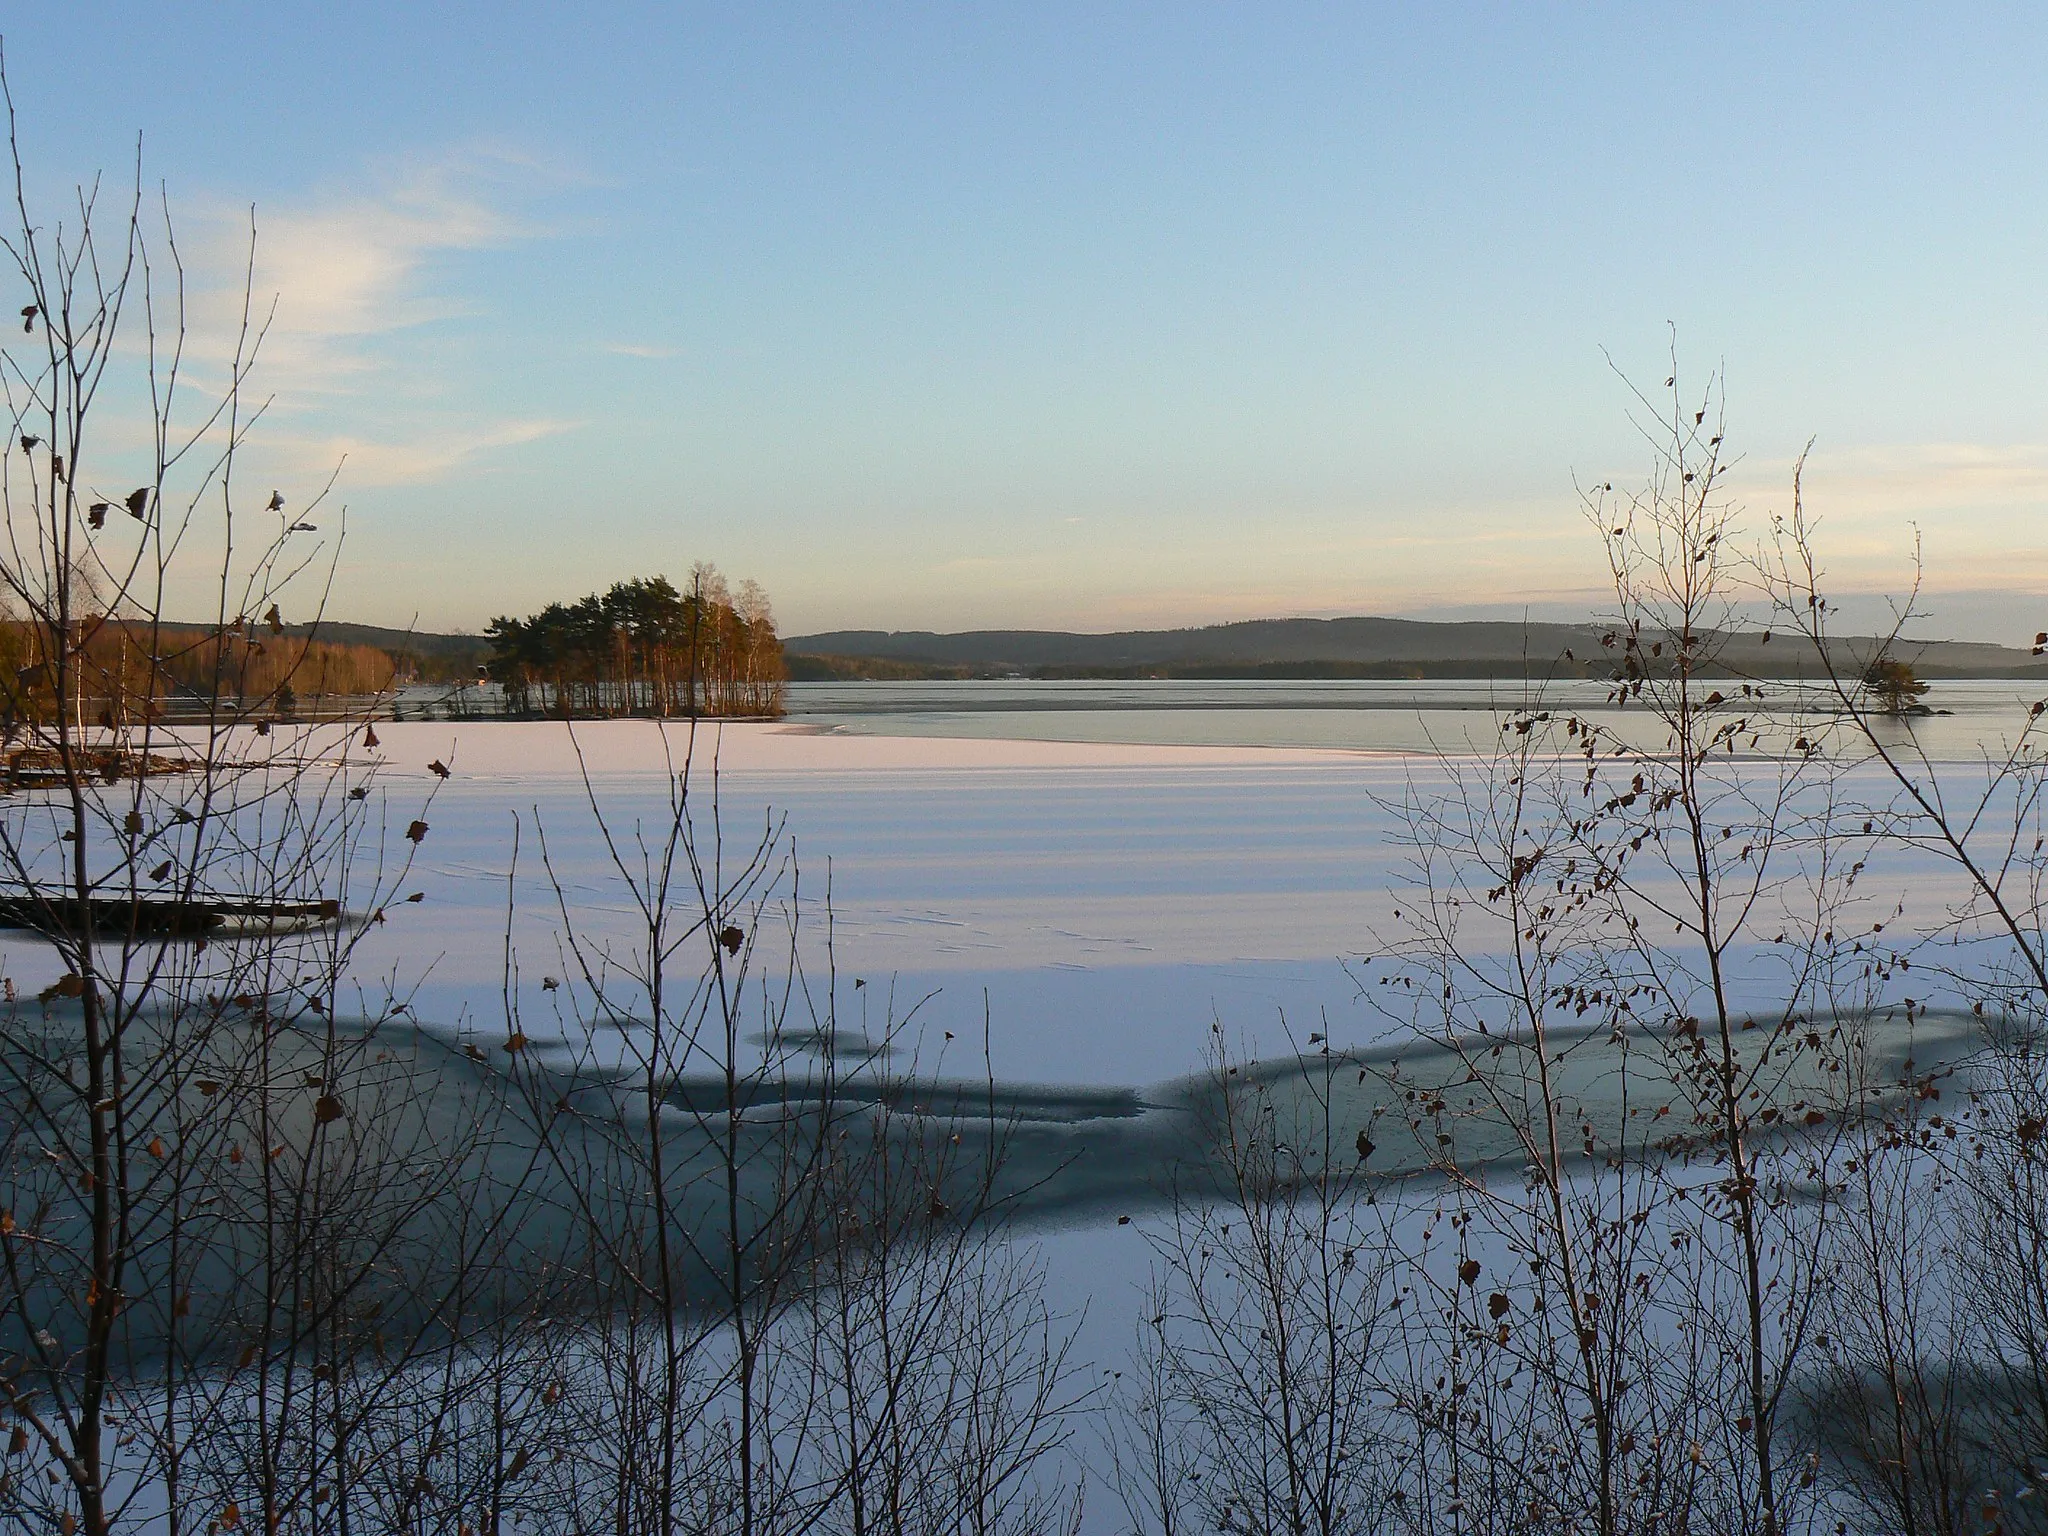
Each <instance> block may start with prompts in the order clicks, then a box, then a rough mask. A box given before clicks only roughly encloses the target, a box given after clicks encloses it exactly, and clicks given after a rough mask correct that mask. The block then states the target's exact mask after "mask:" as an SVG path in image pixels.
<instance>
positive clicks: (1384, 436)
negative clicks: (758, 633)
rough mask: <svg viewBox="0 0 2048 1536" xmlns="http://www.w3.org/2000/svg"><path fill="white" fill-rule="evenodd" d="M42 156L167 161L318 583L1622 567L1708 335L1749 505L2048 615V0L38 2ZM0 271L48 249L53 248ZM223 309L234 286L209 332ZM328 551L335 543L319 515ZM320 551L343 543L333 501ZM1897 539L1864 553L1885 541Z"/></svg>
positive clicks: (1215, 587) (802, 617) (1967, 626)
mask: <svg viewBox="0 0 2048 1536" xmlns="http://www.w3.org/2000/svg"><path fill="white" fill-rule="evenodd" d="M0 33H4V46H5V53H6V65H7V73H8V79H9V82H10V85H11V89H12V92H13V97H14V105H15V111H16V117H17V125H18V133H19V138H20V146H21V151H22V155H23V158H24V161H25V166H26V170H25V175H26V181H27V184H28V187H29V189H30V194H31V197H32V198H33V199H34V200H35V206H36V207H37V208H38V209H48V210H55V211H54V212H50V213H48V214H39V219H41V218H45V217H47V218H49V219H52V220H54V219H55V218H56V217H57V215H58V214H59V213H61V212H62V210H63V200H64V198H65V197H66V196H68V195H70V189H71V188H72V187H73V186H74V185H75V184H76V183H78V182H80V181H82V180H86V179H89V178H91V177H92V176H93V175H95V174H96V173H99V172H101V171H105V172H106V173H108V175H109V177H110V178H111V180H112V181H113V182H115V183H118V182H120V181H121V180H122V178H124V177H125V178H128V179H130V180H131V181H132V178H133V174H134V171H133V167H134V165H135V163H136V156H137V143H138V136H139V143H140V156H141V163H142V166H143V175H144V178H145V180H146V182H147V183H148V185H149V187H150V188H151V193H152V196H155V195H156V193H157V191H158V189H159V188H160V189H161V191H162V194H163V196H164V197H165V198H166V199H167V200H168V203H169V206H170V208H171V210H172V212H173V216H174V218H175V220H176V223H177V226H178V230H179V235H180V249H181V251H182V252H183V253H184V255H185V259H186V263H187V267H188V281H189V285H190V289H191V291H192V293H193V294H194V296H195V297H194V314H195V316H196V317H197V322H196V323H197V325H198V328H199V329H201V330H204V329H206V327H208V326H212V327H214V329H215V330H218V327H219V323H220V321H221V320H222V318H223V316H224V314H225V313H226V308H225V306H226V304H227V300H228V299H229V297H230V296H231V294H232V291H233V284H234V282H235V281H236V277H237V274H238V272H239V271H240V267H241V263H242V259H243V243H242V242H243V241H244V239H245V238H246V234H247V228H248V224H249V221H250V218H251V210H252V209H253V217H254V224H255V228H256V232H257V236H256V238H257V260H256V284H257V288H258V290H259V297H260V298H261V299H263V300H265V301H266V302H267V301H268V300H269V299H270V298H272V297H273V296H274V298H275V302H276V318H275V320H274V322H273V325H272V328H271V331H270V333H269V335H268V337H267V339H266V342H265V350H264V353H263V356H262V366H261V368H260V370H259V372H258V375H257V380H256V387H257V388H258V389H259V390H260V392H261V393H263V394H264V395H266V396H268V397H269V398H270V399H271V404H270V406H269V408H268V411H267V414H266V415H265V417H264V419H263V420H262V422H261V423H260V424H259V426H258V428H257V430H256V433H255V435H254V438H253V440H252V447H251V455H252V458H251V461H250V462H251V464H252V474H254V475H260V476H261V477H263V478H264V481H265V483H264V484H263V485H262V488H261V490H262V492H263V493H267V491H268V490H269V488H270V482H271V481H275V482H276V483H278V484H279V485H280V486H282V487H284V488H286V489H287V490H288V492H289V495H290V497H291V498H292V499H293V500H294V504H295V505H296V504H298V503H299V502H301V501H303V500H305V499H308V498H310V496H311V495H312V494H313V492H315V491H316V490H317V489H318V487H319V486H320V485H321V484H322V483H323V482H324V481H325V480H326V478H327V476H328V475H329V474H330V473H331V472H332V471H333V470H334V469H335V467H336V465H337V464H338V465H339V466H340V474H339V478H338V480H337V481H336V484H335V489H334V492H333V499H332V500H331V501H330V502H329V503H328V504H327V507H326V508H324V509H323V513H322V522H321V526H322V528H323V530H324V531H323V532H322V533H321V534H320V536H319V537H320V538H321V540H323V541H330V540H331V539H332V537H333V535H334V533H335V531H336V530H338V529H339V528H340V527H341V526H342V522H341V520H340V519H339V518H338V517H337V516H336V515H335V514H336V513H338V512H339V510H340V509H341V508H342V507H343V506H345V508H346V529H347V533H346V539H345V541H343V542H342V543H341V544H340V545H339V546H338V547H339V564H338V566H337V568H336V572H335V578H334V583H333V589H332V594H331V597H330V599H329V602H328V612H329V614H330V615H331V616H334V617H341V618H349V619H357V620H362V621H366V622H372V623H387V624H416V625H417V626H418V627H419V628H422V629H427V630H450V629H456V630H472V629H477V628H480V627H481V626H482V625H483V624H485V623H486V622H487V621H488V620H489V619H490V618H491V617H492V616H494V615H496V614H500V613H524V612H528V611H531V610H533V609H535V608H537V607H539V606H540V605H542V604H543V603H545V602H548V601H550V600H554V599H558V598H574V597H576V596H579V595H581V594H582V593H584V592H587V591H590V590H593V589H596V588H599V587H602V586H605V585H608V584H610V583H611V582H613V581H616V580H620V579H623V578H626V577H630V576H636V575H643V574H651V573H655V572H665V573H667V574H669V575H671V576H672V577H681V576H682V575H684V574H685V573H686V572H687V571H688V569H689V568H690V566H691V565H692V564H693V563H694V562H696V561H699V560H710V561H714V562H716V563H717V564H718V565H719V566H720V567H721V568H722V569H723V570H725V571H726V572H727V573H728V574H729V575H731V576H732V577H733V578H735V579H738V578H742V577H751V578H753V579H755V580H758V581H759V582H760V583H762V585H763V586H765V587H766V589H767V590H768V593H769V595H770V597H771V598H772V599H773V601H774V603H775V605H776V611H777V614H778V617H779V620H780V623H781V627H782V629H783V631H784V633H786V634H789V633H806V632H812V631H817V630H822V629H835V628H856V627H857V628H881V629H911V628H937V629H959V628H984V627H1047V628H1073V629H1090V630H1107V629H1116V628H1129V627H1151V626H1164V625H1183V624H1198V623H1206V622H1214V621H1220V620H1228V619H1237V618H1250V617H1264V616H1273V615H1283V614H1284V615H1297V614H1302V615H1336V614H1350V613H1395V614H1414V615H1422V616H1436V615H1465V614H1487V615H1494V614H1505V613H1520V612H1525V611H1526V612H1529V613H1532V614H1536V615H1538V616H1542V617H1561V616H1576V615H1580V614H1584V613H1587V612H1589V611H1597V609H1598V608H1599V605H1600V592H1599V588H1600V583H1601V579H1602V575H1603V571H1604V566H1603V564H1602V555H1601V548H1600V543H1599V540H1598V538H1597V537H1595V536H1594V535H1593V534H1592V533H1591V531H1590V530H1589V528H1588V526H1587V524H1586V522H1585V520H1584V518H1583V516H1582V513H1581V510H1580V506H1579V500H1578V494H1577V491H1576V489H1575V487H1576V486H1577V485H1580V484H1591V483H1598V482H1603V481H1606V480H1613V481H1615V482H1616V483H1618V484H1629V483H1635V482H1639V481H1641V480H1642V478H1643V477H1644V475H1645V473H1646V472H1647V470H1648V468H1649V460H1648V454H1647V450H1646V448H1645V446H1644V443H1643V440H1642V438H1641V437H1640V436H1638V435H1637V431H1636V428H1635V426H1634V425H1633V424H1632V423H1631V419H1630V407H1631V394H1630V386H1631V384H1634V385H1637V386H1641V387H1644V388H1646V389H1648V390H1649V391H1650V392H1651V393H1653V394H1654V393H1655V392H1656V387H1657V386H1660V385H1661V384H1662V382H1663V380H1664V378H1665V377H1666V376H1668V375H1670V373H1671V372H1672V369H1671V358H1672V356H1673V351H1674V347H1675V349H1676V355H1677V358H1678V367H1679V373H1680V377H1681V380H1682V384H1683V386H1684V387H1688V388H1698V387H1703V386H1704V384H1705V382H1706V380H1707V378H1708V377H1709V376H1710V375H1712V374H1715V373H1719V374H1720V375H1721V376H1722V379H1723V382H1724V387H1725V393H1726V410H1727V422H1728V425H1727V432H1728V440H1729V444H1730V446H1731V447H1732V448H1734V449H1735V450H1737V452H1738V453H1739V455H1740V462H1739V465H1738V468H1737V471H1736V477H1735V484H1736V489H1737V491H1738V494H1739V496H1740V499H1741V501H1742V503H1743V505H1744V507H1745V508H1746V509H1747V510H1746V515H1747V520H1748V525H1749V526H1750V527H1751V529H1752V530H1753V531H1754V532H1756V533H1758V534H1760V533H1761V532H1762V531H1763V530H1764V529H1765V527H1766V526H1767V524H1768V519H1769V517H1770V515H1771V514H1772V513H1774V512H1783V511H1785V510H1788V509H1789V504H1790V485H1791V473H1792V466H1793V464H1794V462H1795V460H1796V459H1797V457H1798V455H1799V454H1800V452H1801V451H1802V450H1803V449H1805V448H1806V445H1807V444H1808V443H1809V442H1811V444H1812V447H1811V451H1810V456H1809V458H1808V467H1807V475H1806V482H1805V485H1806V501H1807V507H1808V510H1809V512H1810V513H1812V514H1815V515H1817V516H1818V517H1819V518H1820V520H1821V523H1820V534H1819V537H1820V542H1821V547H1822V551H1823V555H1824V557H1825V560H1826V563H1827V568H1828V572H1829V579H1830V582H1831V584H1832V585H1833V586H1834V587H1835V588H1836V590H1838V591H1839V592H1841V593H1843V594H1845V595H1848V596H1851V597H1856V598H1857V600H1859V601H1861V602H1862V603H1864V604H1865V605H1866V606H1870V605H1874V604H1876V603H1877V602H1878V600H1879V595H1880V594H1883V593H1886V592H1890V591H1896V590H1898V589H1899V588H1900V587H1902V585H1903V584H1904V583H1905V582H1906V581H1907V580H1909V579H1910V576H1911V571H1912V558H1913V549H1914V545H1915V539H1916V537H1917V538H1918V539H1919V541H1920V545H1921V548H1922V550H1923V552H1924V560H1925V584H1926V588H1927V591H1928V594H1929V596H1928V598H1927V601H1926V605H1925V606H1926V607H1927V608H1928V609H1929V610H1930V614H1929V617H1928V619H1927V620H1926V621H1925V622H1924V623H1923V624H1922V625H1921V626H1919V627H1920V628H1921V629H1922V630H1923V631H1924V632H1927V633H1943V634H1951V635H1957V636H1963V637H1969V638H1984V639H2004V640H2008V641H2014V640H2024V639H2027V638H2031V631H2032V630H2034V629H2036V628H2041V627H2048V596H2039V594H2048V519H2044V512H2048V368H2044V366H2043V362H2042V360H2043V359H2044V357H2048V304H2044V302H2043V298H2042V291H2043V277H2044V273H2048V262H2044V259H2043V258H2044V255H2048V250H2044V247H2048V156H2044V155H2042V154H2041V153H2040V146H2041V145H2042V144H2043V143H2044V142H2048V92H2043V91H2041V90H2040V89H2039V88H2038V82H2039V81H2040V79H2041V78H2042V77H2043V74H2044V66H2048V19H2044V18H2043V16H2042V15H2041V13H2039V12H2038V11H2037V10H2029V9H2026V8H2018V7H2015V8H2013V9H2010V10H2000V9H1998V8H1995V7H1990V6H1981V7H1972V8H1970V9H1969V11H1968V13H1967V14H1965V15H1962V16H1960V17H1959V16H1958V15H1957V14H1956V13H1955V11H1954V10H1951V9H1936V8H1933V7H1926V8H1917V9H1906V8H1892V7H1885V6H1871V5H1861V6H1854V7H1850V6H1829V5H1812V6H1799V7H1783V6H1769V7H1764V6H1757V7H1744V6H1729V5H1706V6H1701V5H1691V6H1684V7H1678V6H1670V7H1659V6H1654V5H1627V6H1612V7H1602V6H1598V5H1582V6H1572V7H1563V6H1533V5H1532V6H1507V5H1501V6H1487V7H1480V6H1456V5H1445V6H1427V7H1419V6H1406V5H1403V6H1395V5H1386V6H1372V5H1349V6H1321V5H1316V4H1311V3H1302V4H1290V5H1286V6H1248V5H1236V6H1223V5H1202V4H1181V5H1174V6H1147V5H1125V4H1105V3H1101V0H1095V3H1089V4H1073V5H1068V4H1064V3H1055V0H1046V3H1035V4H1032V5H1029V6H1021V5H1015V6H976V7H967V6H945V7H940V6H931V7H922V6H900V5H891V4H869V5H862V6H846V5H836V6H815V7H813V6H791V5H775V4H760V5H751V6H726V7H704V6H696V5H688V4H674V5H660V6H644V7H643V6H636V5H627V4H604V3H593V4H586V5H583V6H579V7H574V8H569V7H559V6H549V7H538V6H524V5H518V4H505V3H495V4H489V5H465V4H451V3H443V4H437V5H434V6H418V5H398V4H386V3H364V0H358V3H354V4H350V5H347V6H340V5H330V6H319V7H308V6H297V5H291V4H281V3H267V4H260V5H251V4H237V3H227V0H223V3H208V4H199V3H193V0H186V3H183V4H172V3H155V4H149V5H140V4H124V5H109V4H99V3H94V0H75V3H73V4H70V5H67V6H64V7H40V8H20V9H18V10H15V11H13V12H11V13H5V14H0ZM4 281H5V280H4V278H0V283H4ZM204 355H206V354H205V348H204V347H201V346H197V345H195V356H201V357H203V356H204ZM322 548H323V550H324V551H325V552H326V553H327V554H331V553H333V551H334V549H335V548H336V546H335V545H333V544H332V543H331V542H323V545H322ZM323 558H324V556H323ZM1858 595H1860V596H1858Z"/></svg>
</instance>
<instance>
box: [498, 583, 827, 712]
mask: <svg viewBox="0 0 2048 1536" xmlns="http://www.w3.org/2000/svg"><path fill="white" fill-rule="evenodd" d="M485 634H486V636H487V637H488V638H489V641H490V645H491V661H490V673H491V676H492V678H493V679H495V680H496V681H497V682H499V683H501V684H502V685H503V686H504V689H505V694H506V707H507V712H508V713H512V714H524V715H563V716H576V715H581V716H591V715H599V716H605V715H650V716H655V717H658V718H696V717H700V716H714V717H716V716H722V717H732V716H762V715H779V714H781V713H782V709H783V699H784V688H785V683H786V681H787V677H788V674H787V671H786V670H785V668H784V665H783V659H782V645H781V642H780V641H779V640H778V639H777V638H776V634H775V615H774V612H773V610H772V609H771V608H770V606H769V603H768V595H767V593H765V592H764V591H762V590H761V587H760V586H759V584H757V583H755V582H752V581H743V582H741V583H740V584H739V586H738V587H737V588H732V587H729V586H728V585H727V583H726V580H725V578H724V577H723V576H722V575H720V574H719V571H718V569H717V567H716V566H713V565H709V564H704V563H699V564H698V565H697V566H695V567H694V568H693V569H692V570H691V572H690V579H689V582H688V584H687V585H686V587H685V588H684V589H683V590H680V591H679V590H678V589H677V588H676V586H675V584H674V583H673V582H671V581H670V580H669V579H668V578H667V577H665V576H654V577H645V578H635V579H633V580H631V581H621V582H617V583H615V584H614V585H613V586H612V587H611V588H610V589H609V590H607V591H604V592H593V593H591V594H590V595H589V596H588V597H585V598H583V599H581V600H580V601H578V602H574V603H550V604H548V605H547V607H545V608H543V609H541V611H540V612H538V613H536V614H532V615H530V616H528V617H527V618H524V619H517V618H510V617H499V618H495V619H493V620H491V622H490V624H489V626H488V627H487V628H486V630H485Z"/></svg>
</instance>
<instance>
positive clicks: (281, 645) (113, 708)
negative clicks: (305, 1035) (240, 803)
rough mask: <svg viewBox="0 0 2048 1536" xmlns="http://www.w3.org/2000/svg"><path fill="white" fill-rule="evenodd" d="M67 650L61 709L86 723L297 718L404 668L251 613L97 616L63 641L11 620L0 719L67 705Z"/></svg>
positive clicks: (371, 689) (1, 654)
mask: <svg viewBox="0 0 2048 1536" xmlns="http://www.w3.org/2000/svg"><path fill="white" fill-rule="evenodd" d="M59 649H63V650H65V651H66V652H67V655H66V657H65V662H66V665H65V666H64V667H63V668H62V669H61V670H62V672H63V674H64V676H63V686H62V688H61V698H62V706H63V707H64V708H65V709H68V710H69V711H70V712H71V713H72V714H73V716H74V717H76V718H78V719H82V720H83V721H84V722H85V723H86V724H102V725H116V724H133V723H137V722H140V721H142V720H145V719H152V718H157V717H160V716H162V715H165V714H167V713H168V714H177V713H183V712H188V711H190V710H192V709H208V708H211V707H213V706H214V705H216V704H220V703H229V704H234V705H239V704H240V703H241V702H242V701H253V702H254V703H256V704H257V705H259V706H261V707H262V708H263V709H264V710H265V711H266V712H269V713H274V714H277V715H279V716H281V717H286V718H288V717H290V716H291V715H293V714H294V713H296V712H297V711H298V709H299V708H300V707H302V706H305V707H310V708H314V709H318V708H320V707H321V704H322V701H323V700H325V699H328V698H334V697H342V698H358V697H363V696H366V695H374V694H380V693H383V692H385V691H386V690H388V689H389V688H390V687H391V686H392V683H393V681H394V678H395V675H396V671H397V664H396V662H395V661H394V660H393V658H392V656H391V655H390V653H389V652H387V651H385V650H383V649H382V648H381V647H378V646H374V645H351V644H340V643H336V642H334V641H330V640H322V639H320V638H318V636H317V634H305V633H296V634H295V633H287V632H285V630H284V628H283V626H282V625H281V624H277V625H272V624H266V623H264V622H263V621H261V620H254V621H252V620H250V619H247V618H240V619H237V620H236V621H235V622H234V623H233V624H230V625H224V626H220V627H217V628H216V627H212V626H207V627H201V626H198V625H190V624H162V623H155V622H152V621H150V620H148V619H147V618H139V617H137V616H136V615H133V614H122V613H119V612H115V613H111V614H109V613H88V614H87V615H85V616H84V617H81V618H79V619H77V620H74V621H73V622H72V623H71V624H70V625H69V627H68V637H67V638H65V639H63V640H60V639H59V638H58V637H57V636H56V635H53V634H51V633H50V632H49V631H48V629H47V626H44V625H40V624H37V623H35V622H30V621H23V620H19V619H11V620H6V621H4V622H0V720H4V721H5V722H7V723H8V724H11V725H13V726H15V727H17V728H19V727H21V726H32V725H35V724H38V723H43V722H47V721H48V720H49V719H50V718H51V717H52V716H53V715H54V713H55V712H56V711H57V710H58V709H59V707H60V706H59V699H60V687H59V672H60V668H59V667H58V665H57V660H56V652H57V651H58V650H59Z"/></svg>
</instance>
